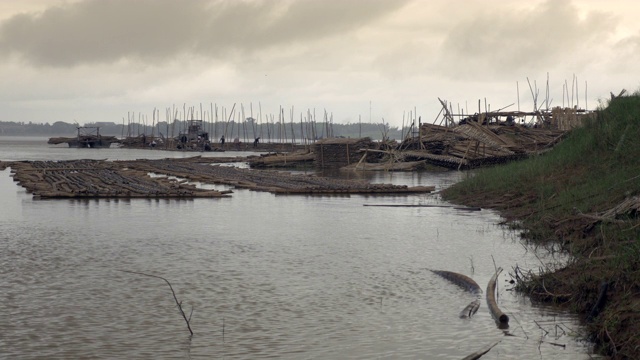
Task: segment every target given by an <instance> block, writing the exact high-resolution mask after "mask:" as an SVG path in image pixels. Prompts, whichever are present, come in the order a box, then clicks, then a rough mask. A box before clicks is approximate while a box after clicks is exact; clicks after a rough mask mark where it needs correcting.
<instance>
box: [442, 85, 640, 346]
mask: <svg viewBox="0 0 640 360" xmlns="http://www.w3.org/2000/svg"><path fill="white" fill-rule="evenodd" d="M443 196H444V197H445V198H446V199H447V200H449V201H452V202H456V203H463V204H465V205H470V206H482V207H486V208H493V209H496V210H498V211H500V212H501V214H502V215H503V216H504V217H505V218H506V219H507V222H508V223H509V224H510V225H511V226H513V227H516V228H517V229H519V230H520V231H521V232H522V234H523V236H524V238H525V239H527V241H529V242H531V243H532V244H535V245H552V247H553V248H554V249H559V248H561V249H562V250H564V251H568V252H569V253H570V254H571V255H572V260H571V261H570V263H569V264H568V265H567V266H565V267H562V268H559V269H549V268H546V269H544V270H543V271H542V272H541V271H539V269H531V270H530V271H526V270H523V271H512V275H513V276H514V277H516V278H517V279H516V280H518V283H517V289H518V290H519V291H522V292H524V293H527V294H529V295H530V296H531V297H532V298H533V299H534V300H539V301H553V302H556V303H559V304H562V305H563V306H566V307H568V308H570V309H571V310H572V311H575V312H577V313H579V314H581V315H582V316H583V318H584V320H585V324H586V326H587V329H588V331H589V333H590V336H591V337H592V340H594V341H595V342H596V343H597V344H598V345H599V349H600V351H601V352H602V353H604V354H608V355H611V356H612V357H614V358H630V359H639V358H640V214H639V213H640V210H639V209H638V208H639V207H640V94H638V93H636V94H634V95H633V96H628V97H620V98H616V99H614V100H612V101H611V102H610V103H609V104H608V106H607V107H606V108H604V109H602V110H601V111H600V112H599V113H598V116H597V118H596V119H594V120H592V121H589V122H588V123H587V124H585V126H583V127H581V128H579V129H576V130H574V131H572V132H571V133H570V134H569V135H568V137H567V138H566V139H565V140H564V141H563V142H562V143H560V144H559V145H558V146H556V147H555V148H554V149H553V150H552V151H549V152H547V153H546V154H544V155H540V156H537V157H535V158H530V159H527V160H525V161H522V162H517V163H511V164H508V165H505V166H499V167H494V168H489V169H483V170H482V171H479V172H478V173H477V174H476V175H475V176H473V177H470V178H469V179H467V180H465V181H463V182H461V183H458V184H456V185H454V186H453V187H451V188H449V189H447V190H446V191H445V192H444V193H443ZM514 266H515V264H514ZM514 272H515V273H514ZM603 296H604V297H603ZM599 299H600V300H599Z"/></svg>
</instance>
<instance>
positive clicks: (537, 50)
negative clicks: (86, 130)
mask: <svg viewBox="0 0 640 360" xmlns="http://www.w3.org/2000/svg"><path fill="white" fill-rule="evenodd" d="M638 16H640V2H638V1H637V0H607V1H605V0H602V1H600V0H573V1H565V0H547V1H536V0H530V1H526V2H525V1H518V0H513V1H509V0H478V1H472V0H428V1H427V0H360V1H358V0H350V1H345V0H295V1H285V0H269V1H259V0H255V1H254V0H246V1H241V0H230V1H217V0H181V1H176V0H135V1H134V0H74V1H61V0H60V1H59V0H2V1H0V54H2V55H1V58H0V103H1V106H2V107H1V112H0V121H24V122H29V121H32V122H35V123H41V122H49V123H53V122H56V121H65V122H74V121H75V122H78V123H80V124H84V123H86V122H94V121H113V122H116V123H121V122H122V121H123V117H124V118H127V116H128V115H127V114H128V113H133V112H135V113H136V117H137V116H139V115H138V114H139V113H142V114H145V115H146V116H147V118H148V119H149V120H148V121H151V116H152V115H151V114H152V111H153V109H154V108H157V109H159V110H160V120H165V119H166V118H165V114H166V109H167V108H173V107H175V108H177V109H180V111H182V109H183V108H184V107H185V106H186V107H187V108H189V107H195V108H196V110H197V111H198V112H199V111H200V106H201V104H202V107H203V108H204V109H205V110H207V111H209V109H210V108H211V104H212V103H213V104H214V106H216V105H217V107H218V108H219V109H220V110H219V111H220V113H219V116H220V117H221V116H222V110H221V109H222V108H223V107H224V108H225V109H226V111H227V112H228V111H230V109H231V108H232V107H233V105H234V104H236V106H237V107H238V108H239V107H240V105H241V104H242V107H244V109H245V114H246V116H249V113H250V111H251V110H253V114H254V117H258V108H259V106H260V108H261V109H262V114H263V117H264V116H267V115H268V114H271V115H274V116H275V117H276V119H277V116H278V111H279V107H280V106H282V107H283V108H284V109H285V114H286V117H287V120H289V116H290V111H291V108H292V107H293V109H294V117H295V120H296V121H299V120H300V114H301V113H304V116H306V113H307V110H309V109H310V110H311V111H313V110H314V109H315V111H316V116H317V118H319V119H321V117H322V113H323V111H324V110H326V111H327V112H329V113H332V114H333V120H334V122H338V123H347V122H351V123H356V122H358V119H359V116H360V117H361V118H362V121H363V122H368V121H369V119H371V121H372V122H376V123H379V122H381V121H382V119H384V121H385V122H388V123H390V124H391V125H392V126H399V125H401V124H402V121H403V116H406V118H407V119H408V115H409V112H410V111H412V112H413V111H414V109H416V111H415V113H417V115H418V116H421V117H422V121H423V122H433V121H434V120H435V119H436V116H437V115H438V112H439V110H440V108H441V106H440V103H439V102H438V98H441V99H443V100H447V101H450V102H451V103H452V104H453V108H454V112H457V111H458V107H459V108H460V109H461V110H460V111H463V110H464V112H465V113H469V112H471V113H473V112H477V111H478V100H481V103H482V104H481V107H482V110H483V111H484V102H485V99H486V102H487V104H488V107H489V106H490V108H491V109H492V110H496V109H499V108H503V107H506V106H509V105H510V104H514V105H512V106H510V107H508V108H507V110H518V102H519V104H520V110H523V111H529V110H532V108H533V103H532V95H531V91H530V88H529V83H531V85H532V86H534V84H535V86H537V87H538V88H539V95H538V103H542V102H544V99H545V97H546V83H547V76H548V79H549V93H550V96H549V98H550V101H551V104H550V105H551V106H562V105H563V104H564V105H569V104H570V103H572V104H573V105H576V104H577V105H578V106H579V107H580V108H584V107H585V106H587V107H588V108H589V109H592V108H594V107H596V106H597V105H598V101H599V100H600V99H606V98H607V97H608V96H609V92H614V93H618V92H619V91H620V90H621V89H623V88H626V89H627V90H629V91H631V92H633V91H636V90H638V89H640V66H638V64H640V21H638V20H637V18H638ZM527 79H528V80H529V82H528V81H527ZM574 79H576V81H575V82H574ZM565 84H567V88H566V89H567V90H564V89H565V86H564V85H565ZM574 84H577V86H575V85H574ZM563 91H566V92H567V93H568V96H569V99H567V96H563ZM518 93H519V96H518ZM572 95H573V96H572ZM571 97H573V100H572V99H571ZM403 114H404V115H403ZM182 116H183V115H182V114H180V115H179V117H182Z"/></svg>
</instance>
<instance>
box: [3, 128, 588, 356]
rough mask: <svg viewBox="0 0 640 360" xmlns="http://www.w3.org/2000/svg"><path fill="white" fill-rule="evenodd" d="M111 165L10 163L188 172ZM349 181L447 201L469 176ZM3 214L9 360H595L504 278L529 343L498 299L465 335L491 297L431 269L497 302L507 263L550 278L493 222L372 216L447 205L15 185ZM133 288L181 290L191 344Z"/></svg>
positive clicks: (445, 212)
mask: <svg viewBox="0 0 640 360" xmlns="http://www.w3.org/2000/svg"><path fill="white" fill-rule="evenodd" d="M0 140H1V139H0ZM96 150H98V152H99V154H97V153H92V151H94V150H93V149H83V150H78V149H67V148H64V149H57V148H56V149H55V151H51V149H50V147H48V146H47V145H45V146H41V145H38V144H30V145H29V146H26V147H25V149H23V150H16V147H14V146H11V148H10V149H7V146H6V143H3V142H2V141H0V160H18V159H21V156H24V157H25V158H26V157H30V158H31V157H33V158H35V157H37V156H39V159H44V160H51V159H69V158H74V157H82V158H90V157H93V156H96V158H110V159H117V158H120V156H122V158H133V159H135V158H143V157H153V158H163V157H170V156H183V153H179V152H170V153H167V152H162V151H146V150H142V151H135V150H127V151H126V153H121V152H119V150H118V152H113V153H112V152H111V150H112V149H96ZM105 150H107V151H108V152H104V151H105ZM8 153H9V154H11V155H10V156H8V155H7V154H8ZM33 158H31V159H33ZM341 176H362V177H365V178H367V179H369V180H371V181H375V182H393V183H397V184H407V185H411V186H414V185H435V186H436V187H437V188H438V189H441V188H443V187H446V186H448V185H449V184H451V183H452V182H455V181H458V180H459V178H460V177H461V176H464V174H463V173H458V172H446V173H375V174H347V175H341ZM0 202H1V203H2V207H1V209H0V227H1V229H2V232H1V233H0V246H1V247H2V251H1V252H0V300H1V301H0V304H2V305H0V307H2V308H3V309H2V311H0V321H1V322H2V324H3V329H2V336H1V337H0V348H2V356H3V357H6V358H169V357H171V358H232V359H243V358H245V359H256V358H287V359H299V358H313V359H337V358H340V359H371V358H376V359H397V358H408V359H425V358H434V359H460V358H462V357H464V356H466V355H468V354H470V353H471V352H474V351H477V350H479V349H480V348H482V347H484V346H486V345H488V344H490V343H492V342H494V341H497V340H501V342H500V343H499V344H498V345H497V346H496V347H495V348H494V349H493V350H492V351H491V352H490V353H488V354H487V355H485V357H483V358H487V359H506V358H543V359H576V358H588V356H587V355H584V354H585V352H586V351H587V350H588V347H587V345H585V344H582V343H580V342H579V341H578V340H577V339H578V338H577V333H578V331H579V329H580V327H579V325H578V324H576V322H575V320H574V319H572V318H571V317H570V316H569V315H567V314H565V313H562V312H558V311H556V310H554V309H552V308H546V307H535V306H532V305H531V303H530V302H529V300H528V299H527V298H523V297H519V296H516V295H515V294H513V293H512V292H510V291H508V287H509V284H508V283H506V282H505V280H507V279H508V277H507V276H504V275H503V276H501V277H500V280H499V291H498V294H499V302H500V306H501V308H502V309H503V311H505V312H506V313H507V314H508V315H509V316H510V317H511V319H512V320H511V323H510V329H509V333H510V334H512V335H513V336H509V337H505V336H504V334H503V332H502V331H501V330H499V329H497V327H496V325H495V323H494V322H493V320H492V319H491V315H490V314H489V312H488V309H487V307H486V302H485V301H484V299H483V300H482V302H481V307H480V309H479V311H478V313H477V314H476V315H475V316H474V317H472V318H471V319H459V318H458V313H459V312H460V310H461V309H463V308H464V307H465V306H466V305H467V304H468V303H469V302H470V301H472V300H473V299H474V298H475V295H472V294H468V293H465V292H464V291H462V290H461V289H460V288H459V287H458V286H456V285H453V284H451V283H449V282H447V281H446V280H444V279H442V278H441V277H439V276H437V275H435V274H433V273H431V272H430V271H428V269H444V270H449V271H457V272H461V273H464V274H467V275H469V276H471V277H472V278H473V279H474V280H476V281H477V282H478V283H479V284H480V285H481V287H483V288H485V287H486V284H487V282H488V280H489V278H490V277H491V275H492V273H493V270H494V263H493V261H494V260H495V263H496V266H501V267H503V268H505V269H506V270H507V271H508V270H509V269H511V268H512V267H513V266H515V265H516V264H518V265H519V266H521V267H524V268H533V269H537V268H538V266H540V262H539V260H538V259H537V258H536V257H535V256H534V255H533V253H532V251H531V250H530V251H526V250H525V248H524V247H523V246H522V245H521V243H520V241H519V239H518V238H517V237H516V236H515V235H514V234H512V233H510V232H507V231H505V230H503V229H502V228H500V227H497V226H495V225H494V224H495V223H496V222H498V221H499V218H498V217H497V216H496V215H495V214H494V213H492V212H491V211H487V210H482V211H479V212H468V211H460V210H456V209H453V208H447V207H372V206H363V205H365V204H414V205H415V204H442V203H441V202H440V200H439V199H438V198H437V196H435V195H403V196H398V195H396V196H379V195H378V196H359V195H357V196H356V195H352V196H275V195H272V194H269V193H264V192H252V191H248V190H234V193H233V194H232V197H231V198H220V199H196V200H180V199H161V200H155V199H154V200H146V199H133V200H122V199H120V200H104V199H102V200H82V201H80V200H55V201H35V200H32V199H31V197H30V196H29V195H28V194H26V193H25V192H24V190H22V189H21V188H20V187H18V186H17V185H16V184H14V183H13V182H12V181H11V178H10V177H9V171H8V170H7V171H4V172H0ZM538 257H540V259H541V260H542V261H552V260H553V259H551V258H548V257H545V254H539V255H538ZM119 270H130V271H138V272H143V273H148V274H153V275H158V276H163V277H165V278H167V279H168V280H169V281H170V282H171V284H172V285H173V288H174V289H175V291H176V295H177V296H178V298H179V299H180V300H181V301H182V302H183V307H184V308H185V310H186V311H187V314H189V312H190V311H191V309H193V314H192V315H191V325H192V328H193V330H194V333H195V334H194V336H193V338H190V337H189V332H188V330H187V329H186V326H185V323H184V320H182V318H181V316H180V315H179V313H178V310H177V308H176V304H175V301H174V299H173V297H172V295H171V291H170V289H169V288H168V286H167V284H166V283H164V282H163V281H162V280H160V279H154V278H149V277H146V276H137V275H135V274H130V273H125V272H121V271H119ZM534 321H535V322H534ZM543 330H544V331H548V333H546V334H545V333H544V332H543ZM541 340H542V342H540V341H541ZM551 343H556V344H563V345H566V347H559V346H555V345H552V344H551Z"/></svg>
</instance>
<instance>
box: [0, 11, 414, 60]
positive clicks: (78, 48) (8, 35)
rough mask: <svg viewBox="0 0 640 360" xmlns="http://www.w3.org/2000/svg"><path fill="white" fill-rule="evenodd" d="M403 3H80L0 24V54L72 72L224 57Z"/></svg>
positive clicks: (353, 23)
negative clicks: (128, 63) (90, 67)
mask: <svg viewBox="0 0 640 360" xmlns="http://www.w3.org/2000/svg"><path fill="white" fill-rule="evenodd" d="M404 3H405V1H386V0H367V1H340V0H329V1H322V0H305V1H266V0H257V1H223V0H212V1H204V0H183V1H175V0H136V1H129V0H108V1H104V0H87V1H82V2H77V3H71V4H66V5H62V6H58V7H54V8H49V9H47V10H45V11H44V12H42V13H37V14H34V13H26V14H20V15H16V16H13V17H11V18H9V19H7V20H5V21H4V22H2V23H0V50H1V51H3V52H4V53H5V54H12V55H14V56H18V57H19V58H21V59H23V60H25V61H27V62H29V63H31V64H34V65H37V66H53V67H71V66H77V65H83V64H93V63H110V62H115V61H118V60H121V59H140V60H143V61H145V62H147V63H164V62H166V61H171V60H173V59H175V57H176V56H177V55H184V54H193V55H194V56H206V57H216V58H227V57H229V56H232V55H233V54H238V53H241V54H245V53H247V52H251V53H255V52H258V51H259V50H261V49H265V48H268V47H273V46H277V45H287V44H295V43H301V44H302V43H305V42H308V41H313V40H317V39H321V38H326V37H331V36H336V35H339V34H342V33H345V32H349V31H353V30H355V29H358V28H359V27H360V26H363V25H365V24H368V23H370V22H371V21H373V20H375V19H378V18H380V17H383V16H385V15H387V14H389V13H390V12H392V11H394V10H396V9H398V8H400V7H401V6H403V5H404Z"/></svg>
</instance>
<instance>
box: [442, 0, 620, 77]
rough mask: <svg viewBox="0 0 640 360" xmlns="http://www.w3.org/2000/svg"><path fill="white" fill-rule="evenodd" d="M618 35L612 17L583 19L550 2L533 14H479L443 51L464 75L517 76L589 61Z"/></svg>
mask: <svg viewBox="0 0 640 360" xmlns="http://www.w3.org/2000/svg"><path fill="white" fill-rule="evenodd" d="M614 29H615V23H614V18H613V17H612V16H610V15H607V14H605V13H599V12H590V13H587V14H586V16H581V15H580V12H579V9H578V8H577V7H576V6H574V5H573V4H572V3H571V2H570V1H564V0H549V1H546V2H544V3H541V4H539V5H538V6H537V7H536V8H533V9H531V10H530V11H522V10H521V11H517V12H514V11H509V10H508V8H499V9H494V10H493V11H492V12H484V13H479V14H477V17H475V18H472V19H470V20H468V21H463V22H461V23H459V24H457V26H456V27H455V28H454V29H453V30H452V31H451V32H450V33H449V34H448V36H447V37H446V38H445V41H444V42H443V48H442V49H443V51H444V54H445V56H444V61H445V63H446V64H448V65H450V66H452V67H456V68H457V69H460V70H461V71H467V72H468V71H485V72H493V73H509V72H516V73H518V72H521V71H523V70H526V69H528V68H532V67H535V68H541V67H542V68H544V67H545V66H554V65H556V64H561V63H563V62H566V61H567V60H568V59H567V58H565V56H570V55H572V54H574V53H575V52H576V51H580V50H582V51H584V57H585V58H586V57H588V56H590V54H589V52H588V49H589V48H593V47H596V46H598V42H599V41H601V40H603V39H604V38H605V37H606V36H607V35H609V34H611V32H612V31H613V30H614Z"/></svg>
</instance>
